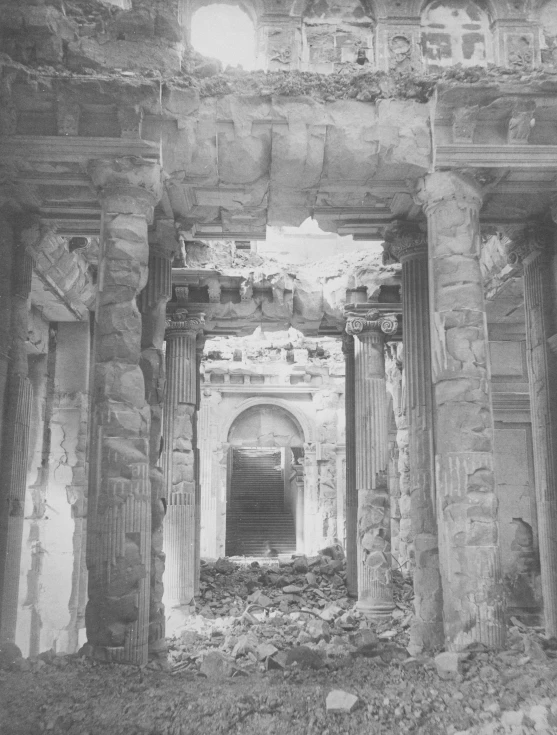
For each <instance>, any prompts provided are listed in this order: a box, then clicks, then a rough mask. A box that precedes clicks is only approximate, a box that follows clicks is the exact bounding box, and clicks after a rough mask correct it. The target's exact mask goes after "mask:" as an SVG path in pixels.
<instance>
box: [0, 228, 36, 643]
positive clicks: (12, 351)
mask: <svg viewBox="0 0 557 735" xmlns="http://www.w3.org/2000/svg"><path fill="white" fill-rule="evenodd" d="M22 234H23V233H22V231H21V229H20V228H19V227H17V225H16V227H15V228H14V235H15V238H14V239H15V241H14V248H13V266H12V293H11V305H10V312H11V313H10V332H11V335H10V336H11V339H10V340H9V343H8V344H9V352H8V356H9V359H8V371H7V380H6V386H5V387H6V393H7V397H6V400H5V403H4V416H3V422H2V429H3V440H2V474H1V477H0V604H1V607H0V644H1V643H2V642H3V641H11V642H13V641H14V639H15V633H16V621H17V604H18V593H19V574H20V560H21V548H22V535H23V519H24V502H25V489H26V481H27V458H28V453H29V427H30V421H31V401H32V392H33V391H32V387H31V381H30V380H29V375H28V365H27V349H26V343H27V339H28V311H29V293H30V291H31V277H32V272H33V267H32V261H31V258H30V257H29V255H27V253H26V249H25V246H24V244H23V237H22Z"/></svg>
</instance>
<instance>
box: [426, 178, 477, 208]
mask: <svg viewBox="0 0 557 735" xmlns="http://www.w3.org/2000/svg"><path fill="white" fill-rule="evenodd" d="M482 199H483V197H482V191H481V187H480V185H479V184H478V183H477V181H476V180H475V179H473V178H472V177H471V176H466V175H465V174H460V173H456V172H455V171H434V172H433V173H431V174H427V176H424V177H423V178H422V179H420V180H419V181H418V185H417V190H416V193H415V194H414V200H415V201H416V203H417V204H420V205H421V206H422V207H423V208H424V211H425V212H426V214H429V212H430V211H431V210H433V209H435V208H437V207H438V206H439V205H440V204H444V203H447V202H450V201H455V202H457V203H458V204H467V205H468V206H470V207H472V208H473V209H478V210H479V209H480V207H481V206H482Z"/></svg>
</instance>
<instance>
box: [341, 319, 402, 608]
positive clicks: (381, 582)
mask: <svg viewBox="0 0 557 735" xmlns="http://www.w3.org/2000/svg"><path fill="white" fill-rule="evenodd" d="M397 328H398V322H397V320H396V318H390V317H388V316H381V315H380V314H379V312H376V311H369V312H368V313H367V314H366V316H365V317H361V316H349V317H348V319H347V322H346V332H347V333H348V334H349V335H352V336H353V337H354V365H355V404H356V405H355V440H356V441H355V443H356V488H357V492H358V520H357V542H358V549H357V564H358V603H357V607H358V609H359V610H361V611H362V612H364V613H366V614H367V615H369V616H370V617H372V618H382V617H386V616H389V615H390V613H391V612H392V610H393V608H394V602H393V589H392V565H391V554H390V551H391V547H390V503H389V489H388V485H387V466H388V441H387V431H388V427H387V390H386V385H385V356H384V335H385V334H394V333H395V332H396V330H397Z"/></svg>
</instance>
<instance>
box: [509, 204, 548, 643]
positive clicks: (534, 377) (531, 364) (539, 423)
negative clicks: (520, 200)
mask: <svg viewBox="0 0 557 735" xmlns="http://www.w3.org/2000/svg"><path fill="white" fill-rule="evenodd" d="M555 214H556V217H555V219H556V221H557V210H556V211H555ZM507 234H508V235H509V236H510V237H511V239H512V241H513V244H512V248H511V251H510V253H509V262H510V263H511V264H512V265H515V266H520V265H522V268H523V273H524V307H525V315H526V363H527V367H528V382H529V385H530V411H531V416H532V445H533V450H534V477H535V492H536V511H537V518H538V543H539V550H540V571H541V583H542V595H543V610H544V617H545V633H546V635H547V636H552V637H553V636H557V448H556V447H555V438H556V436H557V386H556V380H557V356H556V355H555V354H554V353H553V352H552V350H551V349H549V347H548V340H549V344H552V343H554V342H555V338H554V337H553V339H550V338H551V337H552V336H553V335H554V334H555V327H554V326H553V319H552V313H551V312H552V305H553V304H552V301H553V298H552V293H551V290H552V284H551V274H552V270H553V268H552V257H554V233H553V232H552V231H551V228H546V227H541V226H535V225H532V226H526V227H524V228H520V229H517V228H513V230H511V231H507Z"/></svg>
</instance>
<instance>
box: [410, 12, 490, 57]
mask: <svg viewBox="0 0 557 735" xmlns="http://www.w3.org/2000/svg"><path fill="white" fill-rule="evenodd" d="M422 52H423V56H424V60H425V63H426V66H427V68H429V69H435V68H440V67H446V66H453V65H455V64H462V65H463V66H485V65H486V64H487V63H489V62H491V61H493V46H492V39H491V29H490V22H489V17H488V15H487V13H486V12H485V11H484V10H482V8H480V7H479V6H478V5H476V3H473V2H469V0H435V2H433V3H431V4H430V5H428V6H427V8H426V9H425V10H424V13H423V15H422Z"/></svg>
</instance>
